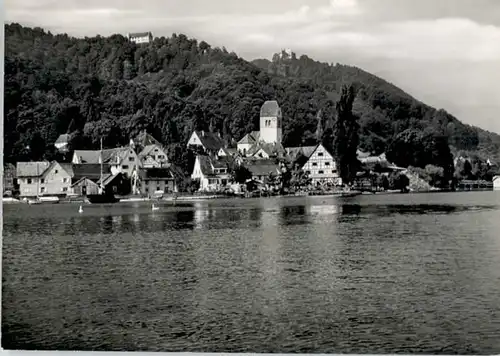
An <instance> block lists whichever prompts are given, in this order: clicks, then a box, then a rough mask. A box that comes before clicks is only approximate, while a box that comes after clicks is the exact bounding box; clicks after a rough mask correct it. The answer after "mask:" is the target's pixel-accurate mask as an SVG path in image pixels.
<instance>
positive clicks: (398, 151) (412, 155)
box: [386, 129, 454, 181]
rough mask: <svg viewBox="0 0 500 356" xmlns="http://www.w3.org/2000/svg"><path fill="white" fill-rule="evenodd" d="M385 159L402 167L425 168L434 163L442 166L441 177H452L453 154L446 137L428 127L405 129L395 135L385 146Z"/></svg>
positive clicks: (448, 178)
mask: <svg viewBox="0 0 500 356" xmlns="http://www.w3.org/2000/svg"><path fill="white" fill-rule="evenodd" d="M386 155H387V159H388V160H389V161H390V162H394V163H395V164H396V165H398V166H402V167H409V166H413V167H419V168H425V167H426V166H427V165H434V166H438V167H441V168H443V175H444V176H443V179H444V180H445V181H448V180H450V179H451V178H452V177H453V171H454V168H453V155H452V154H451V152H450V147H449V145H448V142H447V138H446V137H445V136H443V135H440V134H437V133H435V132H432V131H431V130H430V129H426V130H423V131H417V130H414V129H407V130H405V131H403V132H401V133H400V134H398V135H396V136H395V137H394V139H393V140H392V141H391V143H390V145H389V147H388V148H387V153H386Z"/></svg>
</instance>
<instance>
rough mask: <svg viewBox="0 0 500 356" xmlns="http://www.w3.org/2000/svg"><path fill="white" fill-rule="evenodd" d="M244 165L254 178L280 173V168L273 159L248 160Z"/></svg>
mask: <svg viewBox="0 0 500 356" xmlns="http://www.w3.org/2000/svg"><path fill="white" fill-rule="evenodd" d="M244 165H245V167H246V168H247V169H248V170H249V171H250V173H252V175H253V176H265V175H268V174H270V173H273V174H278V173H279V166H278V165H277V164H276V163H275V162H274V160H272V159H259V160H248V161H246V162H245V164H244Z"/></svg>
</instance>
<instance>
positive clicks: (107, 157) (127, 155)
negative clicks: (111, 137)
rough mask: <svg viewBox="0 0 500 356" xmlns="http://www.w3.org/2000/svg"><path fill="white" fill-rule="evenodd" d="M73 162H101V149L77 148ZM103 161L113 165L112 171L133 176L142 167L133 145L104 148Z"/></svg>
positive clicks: (129, 176)
mask: <svg viewBox="0 0 500 356" xmlns="http://www.w3.org/2000/svg"><path fill="white" fill-rule="evenodd" d="M71 162H72V163H73V164H84V163H90V164H100V163H101V151H100V150H75V152H74V153H73V159H72V160H71ZM102 163H104V164H109V165H110V166H111V173H112V174H118V173H123V174H124V175H125V176H126V177H128V178H132V177H133V175H134V174H135V172H137V171H138V169H139V168H140V160H139V157H138V155H137V154H136V152H135V150H134V149H133V148H132V147H120V148H111V149H105V150H102Z"/></svg>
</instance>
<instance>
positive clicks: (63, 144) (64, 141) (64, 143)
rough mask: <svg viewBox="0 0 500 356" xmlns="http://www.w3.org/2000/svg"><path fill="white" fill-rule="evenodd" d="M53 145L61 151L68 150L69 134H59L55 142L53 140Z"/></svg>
mask: <svg viewBox="0 0 500 356" xmlns="http://www.w3.org/2000/svg"><path fill="white" fill-rule="evenodd" d="M54 146H55V147H56V149H57V150H58V151H59V152H61V153H66V152H68V150H69V134H62V135H60V136H59V137H58V138H57V140H56V142H54Z"/></svg>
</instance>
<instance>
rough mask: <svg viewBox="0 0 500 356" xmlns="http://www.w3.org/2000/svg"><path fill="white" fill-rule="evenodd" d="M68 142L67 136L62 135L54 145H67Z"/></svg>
mask: <svg viewBox="0 0 500 356" xmlns="http://www.w3.org/2000/svg"><path fill="white" fill-rule="evenodd" d="M68 142H69V134H62V135H60V136H59V137H58V138H57V140H56V142H54V144H57V143H68Z"/></svg>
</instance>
